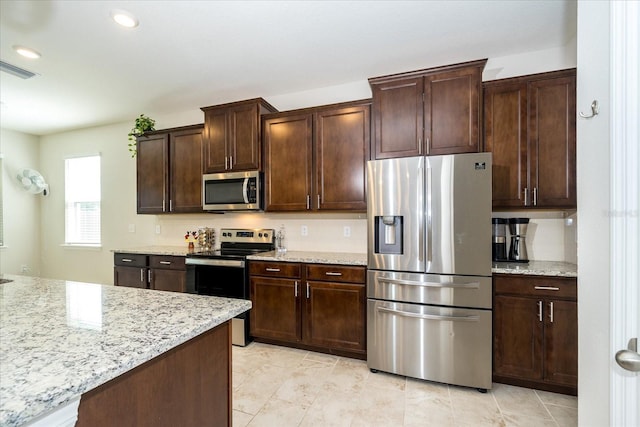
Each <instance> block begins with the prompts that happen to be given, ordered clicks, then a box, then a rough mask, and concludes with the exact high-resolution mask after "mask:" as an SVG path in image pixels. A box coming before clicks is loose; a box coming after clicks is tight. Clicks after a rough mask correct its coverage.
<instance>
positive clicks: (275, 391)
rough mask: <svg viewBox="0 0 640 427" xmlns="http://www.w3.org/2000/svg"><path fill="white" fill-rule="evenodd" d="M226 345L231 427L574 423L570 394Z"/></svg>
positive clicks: (303, 353)
mask: <svg viewBox="0 0 640 427" xmlns="http://www.w3.org/2000/svg"><path fill="white" fill-rule="evenodd" d="M232 351H233V425H234V426H235V427H245V426H250V427H254V426H269V427H271V426H277V427H289V426H300V427H302V426H321V427H328V426H353V427H356V426H405V427H408V426H438V427H441V426H442V427H446V426H474V427H475V426H535V427H541V426H556V427H558V426H561V427H564V426H576V425H577V417H578V415H577V414H578V409H577V407H578V400H577V398H576V397H573V396H565V395H562V394H555V393H548V392H542V391H537V390H531V389H526V388H521V387H513V386H508V385H504V384H494V385H493V387H494V388H493V389H492V390H491V391H489V392H488V393H486V394H482V393H479V392H478V391H476V390H475V389H469V388H465V387H457V386H447V385H444V384H439V383H432V382H428V381H420V380H415V379H410V378H405V377H402V376H397V375H390V374H385V373H377V374H373V373H371V372H370V371H369V369H368V368H367V364H366V362H364V361H360V360H355V359H349V358H344V357H336V356H331V355H326V354H321V353H314V352H310V351H304V350H296V349H291V348H286V347H279V346H272V345H267V344H261V343H255V342H254V343H251V344H250V345H248V346H247V347H237V346H233V350H232Z"/></svg>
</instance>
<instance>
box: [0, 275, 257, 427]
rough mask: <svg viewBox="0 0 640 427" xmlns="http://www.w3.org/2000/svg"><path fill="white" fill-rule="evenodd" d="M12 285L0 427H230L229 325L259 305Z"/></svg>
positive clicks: (2, 346) (4, 326) (5, 305)
mask: <svg viewBox="0 0 640 427" xmlns="http://www.w3.org/2000/svg"><path fill="white" fill-rule="evenodd" d="M5 278H7V279H11V280H13V282H10V283H5V284H2V285H0V425H2V426H18V425H24V424H28V423H31V422H42V425H74V422H75V416H76V409H77V424H76V425H77V426H82V425H92V426H95V425H223V424H226V425H230V424H231V335H230V330H231V328H230V322H229V319H231V318H233V317H234V316H236V315H238V314H240V313H243V312H245V311H247V310H248V309H250V308H251V301H248V300H237V299H228V298H217V297H208V296H201V295H190V294H180V293H174V292H163V291H151V290H146V289H133V288H123V287H114V286H108V285H97V284H90V283H79V282H72V281H64V280H49V279H40V278H33V277H25V276H5ZM63 412H64V414H63V415H60V414H61V413H63ZM213 412H215V414H213ZM69 414H71V415H69ZM214 415H215V419H216V420H218V421H215V422H214V419H213V418H212V416H214ZM56 417H57V421H54V418H56ZM60 419H63V420H64V421H60ZM220 420H222V422H220ZM176 421H177V423H176ZM54 422H55V423H57V424H53V423H54Z"/></svg>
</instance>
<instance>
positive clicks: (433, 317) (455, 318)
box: [378, 307, 480, 322]
mask: <svg viewBox="0 0 640 427" xmlns="http://www.w3.org/2000/svg"><path fill="white" fill-rule="evenodd" d="M378 311H379V312H381V313H389V314H397V315H398V316H403V317H415V318H418V319H425V320H448V321H454V322H477V321H479V320H480V316H475V315H471V316H441V315H436V314H418V313H411V312H408V311H401V310H394V309H392V308H387V307H378Z"/></svg>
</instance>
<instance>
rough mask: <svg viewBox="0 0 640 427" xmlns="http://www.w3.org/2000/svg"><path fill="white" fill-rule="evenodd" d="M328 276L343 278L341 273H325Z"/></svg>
mask: <svg viewBox="0 0 640 427" xmlns="http://www.w3.org/2000/svg"><path fill="white" fill-rule="evenodd" d="M324 274H325V275H326V276H342V273H340V272H339V271H327V272H326V273H324Z"/></svg>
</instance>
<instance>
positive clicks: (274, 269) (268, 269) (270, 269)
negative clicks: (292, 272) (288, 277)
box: [265, 267, 280, 273]
mask: <svg viewBox="0 0 640 427" xmlns="http://www.w3.org/2000/svg"><path fill="white" fill-rule="evenodd" d="M265 270H266V271H270V272H273V273H277V272H279V271H280V269H279V268H272V267H267V268H265Z"/></svg>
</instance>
